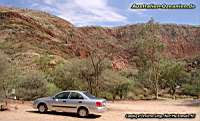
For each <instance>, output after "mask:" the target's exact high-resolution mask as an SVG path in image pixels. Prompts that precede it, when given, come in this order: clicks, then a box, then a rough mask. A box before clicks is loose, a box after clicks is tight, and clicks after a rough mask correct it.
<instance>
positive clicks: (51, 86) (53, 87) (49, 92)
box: [47, 83, 61, 96]
mask: <svg viewBox="0 0 200 121" xmlns="http://www.w3.org/2000/svg"><path fill="white" fill-rule="evenodd" d="M60 91H61V89H60V88H58V87H57V86H56V85H55V84H54V83H48V84H47V95H48V96H52V95H55V94H56V93H58V92H60Z"/></svg>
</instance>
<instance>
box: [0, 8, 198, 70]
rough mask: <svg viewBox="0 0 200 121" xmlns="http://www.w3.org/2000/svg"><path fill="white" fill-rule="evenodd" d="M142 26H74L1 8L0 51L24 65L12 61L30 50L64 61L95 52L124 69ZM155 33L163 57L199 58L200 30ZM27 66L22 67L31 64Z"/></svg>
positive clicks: (165, 27)
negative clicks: (162, 44)
mask: <svg viewBox="0 0 200 121" xmlns="http://www.w3.org/2000/svg"><path fill="white" fill-rule="evenodd" d="M143 26H144V24H136V25H129V26H122V27H114V28H107V27H75V26H74V25H72V24H71V23H69V22H67V21H65V20H63V19H61V18H58V17H56V16H52V15H50V14H48V13H44V12H40V11H33V10H24V9H13V8H2V7H0V45H1V46H0V50H2V51H4V52H5V53H6V54H7V55H9V56H10V58H13V60H14V61H21V62H23V61H26V60H30V59H24V58H20V59H21V60H20V59H19V58H18V59H15V58H14V57H15V55H17V54H18V55H22V54H20V53H26V52H30V51H31V52H33V53H38V54H40V55H43V54H47V53H48V54H50V55H55V56H59V57H61V58H63V59H69V58H72V57H77V56H78V57H80V58H85V57H87V56H88V55H89V53H90V51H91V49H92V50H94V49H97V50H101V52H103V53H105V54H107V55H111V56H109V58H110V60H112V66H113V68H114V69H124V68H126V67H127V66H129V64H131V63H130V62H131V61H132V60H131V59H133V57H135V56H136V54H135V51H134V48H133V46H132V44H133V43H134V41H135V40H136V39H137V37H138V36H139V32H140V30H141V29H142V27H143ZM158 31H159V34H160V40H161V41H162V42H163V43H165V44H166V46H167V48H166V49H165V51H164V53H162V54H163V55H165V56H168V57H171V58H193V57H195V56H199V55H200V27H194V26H183V25H160V29H159V30H158ZM27 58H28V57H27ZM53 63H54V62H53ZM28 64H29V65H22V66H30V65H31V63H28Z"/></svg>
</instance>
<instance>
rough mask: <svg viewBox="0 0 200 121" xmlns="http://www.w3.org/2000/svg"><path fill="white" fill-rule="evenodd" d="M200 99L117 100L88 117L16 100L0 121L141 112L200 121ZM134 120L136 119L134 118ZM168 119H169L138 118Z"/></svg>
mask: <svg viewBox="0 0 200 121" xmlns="http://www.w3.org/2000/svg"><path fill="white" fill-rule="evenodd" d="M199 104H200V101H198V100H176V101H174V100H164V101H115V102H109V103H108V111H107V112H105V113H103V114H102V115H90V116H89V117H88V118H78V117H77V116H76V114H73V113H62V112H49V113H47V114H40V113H38V112H37V110H35V109H33V108H32V105H31V102H25V103H24V104H22V103H19V102H17V103H16V102H15V103H13V102H12V103H11V104H10V105H9V108H10V110H8V111H3V112H0V121H82V120H96V121H121V120H130V119H125V118H124V116H125V114H127V113H128V114H130V113H131V114H132V113H136V114H140V113H163V114H164V113H184V114H185V113H196V114H197V116H196V118H195V119H188V120H190V121H200V106H199ZM133 120H134V119H133ZM140 120H143V121H144V120H152V121H162V120H164V121H166V120H169V119H137V121H140ZM175 120H176V121H186V119H170V121H175Z"/></svg>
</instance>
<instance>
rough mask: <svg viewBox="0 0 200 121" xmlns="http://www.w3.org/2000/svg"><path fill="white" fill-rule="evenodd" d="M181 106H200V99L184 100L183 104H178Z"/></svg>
mask: <svg viewBox="0 0 200 121" xmlns="http://www.w3.org/2000/svg"><path fill="white" fill-rule="evenodd" d="M178 105H180V106H183V105H184V106H194V107H197V106H199V107H200V100H185V101H184V102H182V103H181V104H178Z"/></svg>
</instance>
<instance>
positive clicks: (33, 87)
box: [16, 72, 47, 100]
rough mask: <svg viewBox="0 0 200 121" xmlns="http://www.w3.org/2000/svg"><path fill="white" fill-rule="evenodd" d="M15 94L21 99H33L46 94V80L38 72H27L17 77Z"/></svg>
mask: <svg viewBox="0 0 200 121" xmlns="http://www.w3.org/2000/svg"><path fill="white" fill-rule="evenodd" d="M17 80H18V85H17V89H16V96H17V97H18V98H22V99H23V100H33V99H36V98H39V97H43V96H46V95H47V86H46V85H47V81H46V80H45V78H44V76H43V75H42V74H40V73H35V72H29V73H27V74H25V75H22V76H19V77H18V79H17Z"/></svg>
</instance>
